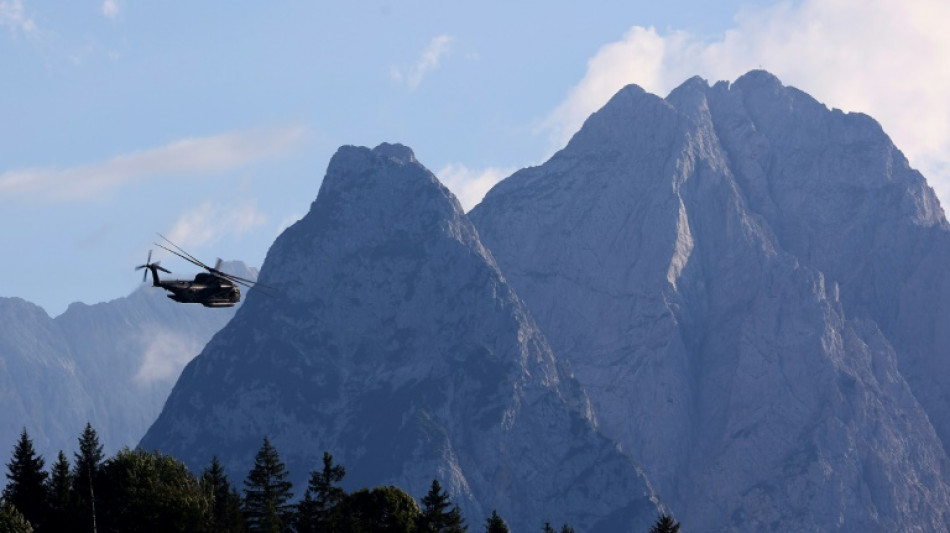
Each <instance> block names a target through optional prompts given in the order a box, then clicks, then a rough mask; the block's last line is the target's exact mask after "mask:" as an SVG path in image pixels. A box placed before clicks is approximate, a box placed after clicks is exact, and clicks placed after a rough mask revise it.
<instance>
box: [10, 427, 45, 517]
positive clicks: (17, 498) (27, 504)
mask: <svg viewBox="0 0 950 533" xmlns="http://www.w3.org/2000/svg"><path fill="white" fill-rule="evenodd" d="M43 462H44V461H43V458H42V457H41V456H39V455H37V454H36V450H34V449H33V441H32V440H30V436H29V435H28V434H27V432H26V428H24V429H23V431H22V432H21V433H20V440H19V441H17V444H16V446H15V447H14V448H13V458H12V459H11V460H10V462H9V463H8V464H7V479H8V480H9V481H8V482H7V486H6V488H4V489H3V499H4V500H5V501H6V502H7V503H8V504H10V505H12V506H13V507H15V508H16V509H17V511H19V512H20V513H21V514H22V515H23V516H24V518H26V519H27V521H29V522H30V523H31V524H33V525H34V526H39V525H40V523H41V522H42V521H43V519H44V518H45V517H46V516H45V515H46V502H47V500H48V498H47V494H46V472H45V471H44V470H43Z"/></svg>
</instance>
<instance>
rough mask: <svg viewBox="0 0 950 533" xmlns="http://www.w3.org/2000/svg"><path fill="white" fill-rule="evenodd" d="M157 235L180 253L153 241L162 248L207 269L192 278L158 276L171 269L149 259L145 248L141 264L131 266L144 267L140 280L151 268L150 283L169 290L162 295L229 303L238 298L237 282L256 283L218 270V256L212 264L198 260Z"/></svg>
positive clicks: (221, 304) (187, 300) (208, 304)
mask: <svg viewBox="0 0 950 533" xmlns="http://www.w3.org/2000/svg"><path fill="white" fill-rule="evenodd" d="M158 236H159V237H161V238H163V239H165V241H166V242H168V244H171V245H172V246H173V247H175V248H176V249H177V250H179V252H181V253H179V252H176V251H175V250H172V249H171V248H168V247H166V246H163V245H161V244H158V243H155V246H158V247H159V248H161V249H163V250H165V251H168V252H171V253H173V254H175V255H177V256H178V257H181V258H182V259H184V260H185V261H188V262H190V263H193V264H195V265H197V266H200V267H201V268H203V269H205V270H207V271H208V272H207V273H205V272H200V273H198V274H197V275H196V276H195V279H194V280H193V281H188V280H177V279H165V280H162V279H159V277H158V271H159V270H161V271H162V272H164V273H166V274H171V271H170V270H168V269H166V268H164V267H162V266H161V265H160V264H159V263H158V262H155V263H152V251H151V250H149V251H148V258H147V259H146V260H145V264H144V265H139V266H137V267H135V270H143V269H145V270H146V272H142V281H143V282H144V281H145V280H146V278H147V276H148V271H151V273H152V286H153V287H161V288H163V289H165V290H166V291H168V292H170V293H171V294H166V295H165V296H168V297H169V298H171V299H172V300H174V301H176V302H181V303H198V304H201V305H203V306H205V307H233V306H234V304H236V303H238V302H239V301H241V289H240V287H239V285H244V286H245V287H248V288H250V287H254V286H255V285H256V284H257V283H256V282H255V281H252V280H249V279H246V278H242V277H239V276H235V275H233V274H227V273H225V272H222V271H221V270H220V268H221V259H218V261H217V262H216V263H215V265H214V267H213V268H212V267H210V266H208V265H206V264H204V263H202V262H201V261H199V260H198V259H197V258H195V257H194V256H193V255H191V254H189V253H188V252H186V251H185V250H183V249H182V248H181V247H179V246H178V245H177V244H175V243H173V242H172V241H170V240H168V238H166V237H165V236H164V235H162V234H160V233H159V234H158Z"/></svg>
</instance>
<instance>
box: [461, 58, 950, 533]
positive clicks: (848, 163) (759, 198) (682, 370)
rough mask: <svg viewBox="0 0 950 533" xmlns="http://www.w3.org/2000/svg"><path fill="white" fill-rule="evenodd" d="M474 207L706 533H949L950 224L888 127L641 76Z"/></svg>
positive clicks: (612, 419) (749, 94) (781, 96)
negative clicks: (648, 85)
mask: <svg viewBox="0 0 950 533" xmlns="http://www.w3.org/2000/svg"><path fill="white" fill-rule="evenodd" d="M470 216H471V219H472V220H473V222H474V223H475V225H476V227H477V228H478V231H479V233H480V236H481V238H482V242H484V243H485V245H486V246H487V247H488V248H489V249H490V250H492V253H493V254H494V257H495V258H496V260H497V262H498V264H499V266H500V268H501V271H502V272H503V273H504V274H505V276H506V278H507V279H508V280H509V282H510V283H511V285H512V287H513V288H514V290H515V291H517V292H518V294H519V295H520V296H521V297H522V298H523V299H524V301H525V303H526V305H527V306H528V308H529V309H530V310H531V312H532V315H533V316H534V317H535V319H536V320H537V322H538V324H539V325H540V326H541V329H542V331H544V332H545V333H546V335H547V338H548V340H549V342H550V345H551V346H552V348H553V350H554V353H556V354H558V355H559V356H564V357H566V358H567V359H568V360H569V361H570V363H571V365H572V367H573V369H574V371H575V373H576V377H577V379H578V381H579V382H580V383H581V384H582V386H583V387H584V388H585V389H586V390H587V391H588V392H589V394H590V397H591V400H592V403H593V405H594V411H595V412H596V413H597V416H598V419H599V421H600V428H601V430H602V431H603V432H604V433H605V434H607V435H608V436H610V437H612V438H615V439H616V440H617V441H618V442H620V443H621V444H622V446H623V447H624V448H625V449H627V450H631V451H632V452H634V453H635V454H636V457H637V459H638V460H639V461H640V462H641V464H642V465H643V468H644V470H645V472H646V473H647V475H649V476H650V479H651V480H652V481H653V483H654V486H655V487H656V489H657V491H658V494H659V495H660V497H661V498H663V499H664V501H666V502H667V503H669V504H670V506H671V508H672V510H673V512H674V513H675V514H676V515H677V517H678V518H679V519H681V520H682V521H683V523H684V524H687V525H688V526H687V527H689V528H690V529H696V530H700V531H721V530H737V531H760V530H778V531H811V530H822V531H824V530H832V529H839V530H847V531H859V530H863V531H881V530H888V529H894V530H904V531H912V530H917V531H946V530H947V529H948V527H950V512H948V509H950V489H948V470H947V468H948V459H947V455H946V453H945V451H944V449H945V447H946V445H947V443H948V441H947V439H948V437H950V412H948V405H950V404H948V400H947V397H946V395H945V393H943V392H942V389H941V387H940V384H941V381H942V380H944V379H945V378H946V377H947V376H948V370H950V369H948V368H947V366H948V364H950V363H948V360H947V354H948V353H950V321H948V318H947V317H950V314H948V313H947V311H948V309H947V306H948V297H950V293H948V291H950V282H948V279H950V278H948V276H947V275H946V274H944V273H943V272H942V271H941V269H940V267H939V265H947V264H950V262H948V260H950V257H948V256H947V250H948V244H947V243H948V242H950V241H948V238H950V234H948V226H947V222H946V220H945V219H944V218H943V213H942V211H941V209H940V207H939V204H938V202H937V200H936V198H935V196H934V194H933V192H932V190H931V189H930V188H929V187H928V186H927V185H926V183H925V181H924V179H923V178H922V177H921V176H920V175H919V174H918V173H917V172H916V171H913V170H912V169H910V168H909V166H908V164H907V161H906V160H905V159H904V157H903V155H902V154H901V153H900V152H899V151H898V150H897V149H896V148H895V147H894V146H893V144H892V143H891V142H890V140H889V139H888V138H887V136H886V135H885V134H884V133H883V132H882V131H881V129H880V127H879V126H878V125H877V124H876V123H875V122H874V121H873V120H872V119H870V118H868V117H867V116H864V115H858V114H843V113H841V112H840V111H837V110H835V111H829V110H828V109H827V108H825V107H824V106H823V105H821V104H819V103H818V102H816V101H815V100H813V99H812V98H810V97H809V96H808V95H806V94H804V93H802V92H800V91H797V90H795V89H793V88H789V87H784V86H782V84H781V83H780V82H779V81H778V80H777V79H775V78H774V77H773V76H771V75H770V74H768V73H765V72H751V73H749V74H747V75H745V76H743V77H742V78H740V79H738V80H737V81H736V82H735V83H733V84H728V83H725V82H721V83H718V84H716V85H714V86H713V87H709V86H708V85H707V84H706V83H705V82H704V81H702V80H700V79H698V78H694V79H691V80H689V81H687V82H686V83H684V84H683V85H682V86H680V87H679V88H677V89H676V90H675V91H673V92H672V93H671V94H670V95H669V96H668V97H667V98H666V99H662V98H659V97H657V96H654V95H650V94H647V93H645V92H644V91H643V90H641V89H640V88H638V87H635V86H628V87H626V88H625V89H623V90H622V91H620V93H618V94H617V95H616V96H615V97H614V98H613V99H612V100H611V101H610V102H609V103H608V104H607V105H606V106H605V107H604V108H603V109H601V110H600V111H598V112H597V113H595V114H594V115H592V116H591V117H590V118H589V119H588V120H587V122H586V123H585V125H584V126H583V128H582V129H581V130H580V131H579V132H578V133H577V134H576V135H575V136H574V138H573V139H572V140H571V142H570V143H569V144H568V146H567V147H566V148H565V149H563V150H562V151H560V152H558V153H557V154H556V155H555V156H553V157H552V158H551V159H550V160H549V161H548V162H546V163H545V164H544V165H542V166H539V167H534V168H528V169H524V170H521V171H519V172H517V173H515V174H514V175H512V176H511V177H509V178H508V179H506V180H504V181H503V182H501V183H499V184H498V185H497V186H496V187H495V188H494V189H493V190H492V191H491V192H490V193H489V194H488V195H487V196H486V198H485V200H484V201H483V202H482V204H480V205H479V206H477V207H476V208H475V209H474V210H473V211H472V212H471V214H470ZM941 438H943V441H941Z"/></svg>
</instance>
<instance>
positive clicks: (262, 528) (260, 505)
mask: <svg viewBox="0 0 950 533" xmlns="http://www.w3.org/2000/svg"><path fill="white" fill-rule="evenodd" d="M291 488H292V486H291V483H290V482H289V481H287V469H286V467H285V466H284V463H283V462H281V460H280V455H278V453H277V450H276V449H275V448H274V447H273V446H272V445H271V443H270V441H269V440H268V439H267V437H264V444H263V445H262V446H261V449H260V450H259V451H258V452H257V455H256V456H255V457H254V468H252V469H251V471H250V472H249V473H248V474H247V479H245V480H244V517H245V520H246V521H247V529H248V531H251V532H252V533H256V532H266V533H279V532H281V531H283V530H284V529H285V528H288V527H289V526H290V524H291V522H292V519H293V506H292V505H291V504H289V503H288V502H289V501H290V499H291V498H293V493H291V492H290V489H291Z"/></svg>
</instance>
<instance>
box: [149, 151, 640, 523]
mask: <svg viewBox="0 0 950 533" xmlns="http://www.w3.org/2000/svg"><path fill="white" fill-rule="evenodd" d="M260 280H261V282H262V283H265V284H267V285H269V286H271V287H274V288H275V292H276V293H277V295H276V296H274V297H271V298H265V297H256V296H255V295H253V294H252V295H251V296H250V297H249V298H248V301H247V303H246V304H245V306H244V307H243V308H242V309H241V310H240V311H239V312H238V313H237V315H236V316H235V318H234V320H233V321H232V322H231V323H230V324H229V325H228V326H227V327H226V328H225V329H224V330H223V331H222V332H221V333H220V334H219V335H217V336H216V337H215V338H214V339H213V340H212V341H211V342H210V343H209V344H208V346H207V347H206V348H205V350H204V351H203V352H202V353H201V355H199V356H198V357H197V358H196V359H195V360H194V361H192V362H191V363H190V364H189V365H188V366H187V368H186V369H185V370H184V372H183V373H182V376H181V378H180V380H179V382H178V383H177V384H176V385H175V388H174V390H173V391H172V394H171V396H170V397H169V400H168V403H167V404H166V406H165V409H164V410H163V411H162V414H161V416H160V417H159V418H158V420H157V421H156V422H155V424H154V425H153V426H152V427H151V429H149V431H148V433H147V434H146V436H145V438H144V439H143V440H142V442H141V446H142V447H145V448H148V449H152V448H158V449H161V450H163V451H165V452H168V453H171V454H173V455H175V456H177V457H180V458H182V459H183V460H185V461H186V463H188V464H189V465H190V466H191V467H192V468H194V469H200V468H203V467H204V466H206V465H207V464H208V462H209V461H210V459H211V457H212V455H213V454H217V455H218V456H219V457H220V458H221V461H222V463H223V464H224V465H225V466H226V468H228V470H229V472H230V474H231V475H232V477H233V479H235V480H241V479H243V478H244V477H245V475H246V474H247V472H248V470H249V469H250V467H251V466H252V462H253V456H254V454H255V452H256V451H257V450H258V449H259V448H260V446H261V442H262V438H263V437H264V436H265V435H266V436H268V437H269V438H270V440H271V442H273V443H274V444H275V446H276V447H277V449H278V451H279V452H280V454H281V458H282V459H283V460H284V461H285V462H286V463H287V465H288V468H289V469H290V471H291V473H292V475H293V481H294V484H295V487H296V489H295V492H296V493H297V495H298V496H300V495H302V493H303V491H304V489H305V487H306V479H307V474H308V472H309V471H310V470H312V469H315V468H317V467H318V464H319V461H320V457H321V456H322V453H323V451H324V450H327V451H330V453H332V454H333V455H334V457H335V459H336V460H337V461H338V462H340V463H341V464H343V465H344V466H345V467H346V469H347V477H346V479H345V480H344V485H345V486H347V487H349V488H359V487H364V486H378V485H382V484H396V485H398V486H400V487H403V488H405V489H406V490H407V491H408V492H409V493H410V494H413V495H414V496H416V497H417V498H421V497H422V496H423V495H424V494H425V492H426V490H427V489H428V487H429V484H430V483H431V480H432V479H433V478H439V479H440V480H441V481H442V484H443V485H444V486H446V487H447V488H448V489H449V490H450V492H452V493H453V494H454V498H453V499H454V500H455V501H457V502H458V503H459V504H460V505H461V507H462V509H463V513H464V514H465V515H466V517H467V519H468V521H469V523H470V524H472V526H473V527H477V524H478V523H480V522H481V521H482V520H484V517H486V516H488V514H490V512H491V510H492V509H497V510H498V512H499V513H500V514H501V515H502V516H504V517H505V519H506V520H507V521H508V523H509V524H511V525H512V527H513V530H516V531H533V530H538V529H540V527H541V525H542V524H543V521H544V520H550V521H551V522H552V523H557V524H560V523H561V522H565V521H566V522H569V523H571V524H573V525H575V526H576V527H578V530H582V531H591V532H593V531H603V532H608V531H610V532H616V531H643V530H645V529H646V528H647V527H648V525H649V523H650V522H651V521H652V520H653V519H654V518H655V516H656V513H657V506H656V503H655V501H654V500H653V499H652V491H651V489H650V487H649V486H648V484H647V483H646V481H645V479H644V478H643V477H641V475H640V473H639V471H638V470H637V468H636V467H635V466H634V464H633V463H632V462H631V460H630V459H629V458H628V457H626V456H625V455H624V454H622V453H620V452H619V451H618V450H617V448H616V445H615V444H614V443H612V442H611V441H609V440H607V439H606V438H604V437H603V436H601V435H600V434H599V433H598V432H597V431H595V429H594V418H593V415H592V412H591V410H590V405H589V401H588V400H587V398H586V396H585V394H584V392H583V391H582V390H581V389H580V388H579V387H578V386H577V384H576V382H575V381H574V380H573V379H572V377H571V375H570V372H569V370H567V369H566V368H565V367H563V366H562V365H561V364H560V363H559V362H558V360H557V359H556V358H555V357H554V355H553V354H552V352H551V350H550V348H549V346H548V344H547V341H546V340H545V338H544V336H543V335H542V333H541V332H540V331H539V330H538V328H537V326H536V325H535V323H534V321H533V319H532V318H531V316H530V314H529V313H528V311H527V310H526V309H525V307H524V305H523V304H522V303H521V301H520V300H519V299H518V297H517V296H516V295H515V294H514V293H513V292H512V291H511V289H510V288H509V286H508V284H507V283H506V281H505V280H504V278H503V277H502V276H501V274H500V273H499V271H498V269H497V267H496V265H495V263H494V260H493V259H492V257H491V255H490V253H489V252H488V251H487V250H486V249H485V248H484V247H483V246H482V245H481V243H480V241H479V239H478V235H477V233H476V232H475V230H474V228H473V227H472V225H471V223H470V222H469V221H468V219H467V218H466V216H465V214H464V213H463V212H462V210H461V209H460V207H459V205H458V202H457V201H456V200H455V198H454V197H453V196H452V195H451V193H449V192H448V190H446V189H445V188H444V187H443V186H442V185H441V184H440V183H439V182H438V180H437V179H436V178H435V176H433V175H432V173H431V172H429V171H428V170H426V169H425V168H424V167H423V166H422V165H421V164H419V162H418V161H416V159H415V157H414V156H413V154H412V152H411V151H410V150H409V149H408V148H406V147H403V146H399V145H388V144H383V145H380V146H378V147H376V148H375V149H373V150H369V149H367V148H356V147H343V148H341V149H340V150H339V151H338V152H337V153H336V155H334V157H333V159H332V160H331V162H330V165H329V168H328V171H327V174H326V177H325V178H324V181H323V184H322V186H321V189H320V193H319V196H318V197H317V199H316V201H315V202H314V203H313V205H312V206H311V209H310V212H309V214H308V215H307V216H306V217H304V218H303V219H302V220H300V221H299V222H297V223H296V224H294V225H293V226H292V227H290V228H288V229H287V230H286V231H285V232H284V233H283V234H282V235H281V236H280V237H279V238H278V239H277V241H276V242H275V243H274V245H273V246H272V247H271V249H270V251H269V252H268V255H267V259H266V260H265V263H264V265H263V267H262V269H261V278H260Z"/></svg>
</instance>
